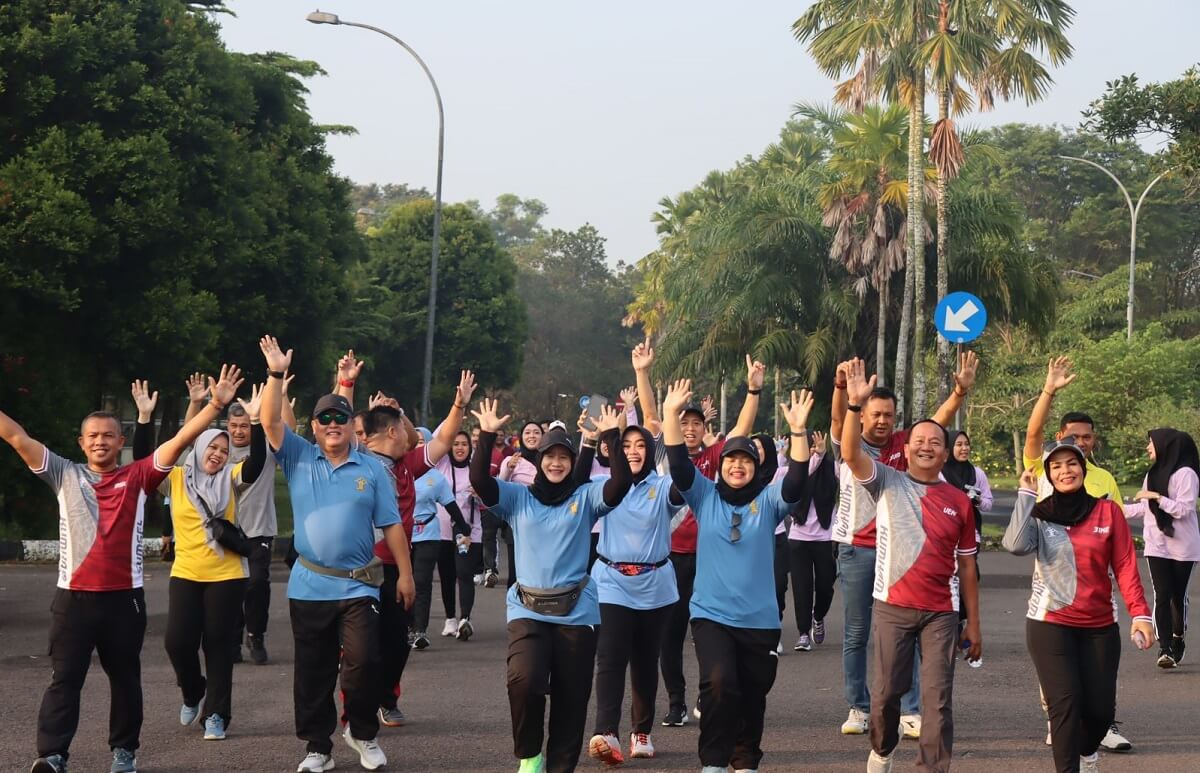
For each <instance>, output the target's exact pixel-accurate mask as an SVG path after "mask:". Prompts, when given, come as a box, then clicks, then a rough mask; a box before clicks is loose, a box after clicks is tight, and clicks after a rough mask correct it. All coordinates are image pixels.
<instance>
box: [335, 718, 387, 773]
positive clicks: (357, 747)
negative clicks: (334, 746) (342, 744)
mask: <svg viewBox="0 0 1200 773" xmlns="http://www.w3.org/2000/svg"><path fill="white" fill-rule="evenodd" d="M342 738H345V739H346V745H347V746H349V747H350V748H351V749H353V750H354V751H356V752H358V764H359V765H362V767H363V770H379V769H380V768H382V767H383V766H384V765H386V764H387V757H386V756H385V755H384V753H383V749H380V748H379V744H378V743H376V742H375V739H374V738H372V739H370V740H369V741H361V740H359V739H357V738H355V737H354V736H352V735H350V728H349V727H347V728H346V732H344V733H342Z"/></svg>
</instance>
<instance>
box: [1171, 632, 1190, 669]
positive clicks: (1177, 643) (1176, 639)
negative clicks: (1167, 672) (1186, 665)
mask: <svg viewBox="0 0 1200 773" xmlns="http://www.w3.org/2000/svg"><path fill="white" fill-rule="evenodd" d="M1185 649H1187V645H1186V644H1184V643H1183V637H1182V636H1172V637H1171V656H1172V657H1173V658H1175V665H1177V666H1182V665H1183V651H1184V650H1185Z"/></svg>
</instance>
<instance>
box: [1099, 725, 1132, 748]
mask: <svg viewBox="0 0 1200 773" xmlns="http://www.w3.org/2000/svg"><path fill="white" fill-rule="evenodd" d="M1119 724H1121V723H1120V722H1117V721H1116V720H1113V723H1112V724H1111V725H1109V726H1108V732H1107V733H1105V734H1104V738H1102V739H1101V740H1100V748H1101V749H1104V750H1105V751H1109V752H1127V751H1129V750H1130V749H1132V748H1133V744H1131V743H1130V742H1129V739H1128V738H1126V737H1125V736H1123V735H1121V733H1120V732H1118V730H1117V725H1119Z"/></svg>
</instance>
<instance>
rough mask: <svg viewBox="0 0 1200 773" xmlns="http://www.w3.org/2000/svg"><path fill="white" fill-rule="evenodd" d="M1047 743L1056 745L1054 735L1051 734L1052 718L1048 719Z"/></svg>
mask: <svg viewBox="0 0 1200 773" xmlns="http://www.w3.org/2000/svg"><path fill="white" fill-rule="evenodd" d="M1046 745H1047V746H1053V745H1054V737H1053V736H1052V735H1050V720H1048V719H1047V720H1046Z"/></svg>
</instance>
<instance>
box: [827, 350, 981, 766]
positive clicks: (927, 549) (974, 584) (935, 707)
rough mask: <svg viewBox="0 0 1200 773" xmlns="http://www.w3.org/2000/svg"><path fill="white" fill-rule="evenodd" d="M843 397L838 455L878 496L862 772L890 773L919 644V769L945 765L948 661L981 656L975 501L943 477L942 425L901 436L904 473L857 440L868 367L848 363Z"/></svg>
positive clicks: (950, 706) (949, 720)
mask: <svg viewBox="0 0 1200 773" xmlns="http://www.w3.org/2000/svg"><path fill="white" fill-rule="evenodd" d="M844 372H845V378H846V393H847V398H848V400H849V404H848V406H847V413H846V418H845V421H844V422H843V425H842V459H843V461H844V462H845V464H846V467H847V468H848V469H849V470H850V472H851V474H852V475H853V480H854V485H855V487H856V489H857V493H858V496H859V499H860V500H864V501H869V502H873V503H875V506H876V508H877V510H876V523H875V530H876V554H875V582H874V589H873V596H874V609H873V618H874V625H873V630H872V638H873V642H872V648H871V652H872V661H873V662H872V671H873V672H874V673H873V678H872V681H871V702H870V705H871V718H870V729H871V754H870V757H869V759H868V762H867V772H868V773H890V771H891V769H892V762H893V761H892V752H893V751H894V750H895V748H896V744H897V743H899V741H900V731H899V729H898V728H899V726H900V699H901V695H903V694H904V693H905V692H907V691H908V690H909V688H910V686H911V684H912V674H913V671H914V665H915V656H916V648H917V646H918V644H919V646H920V648H921V660H920V670H921V720H922V721H921V732H920V747H919V750H918V753H917V755H918V756H917V767H918V769H920V770H927V771H931V772H933V773H946V771H949V770H950V759H951V755H952V752H953V747H954V703H953V695H954V660H955V655H956V653H957V650H958V646H959V645H960V643H961V645H962V647H963V648H964V649H966V650H967V656H968V657H969V658H971V659H972V660H978V659H979V658H981V657H982V653H983V648H982V644H981V639H982V636H981V633H980V627H979V578H978V575H977V573H976V569H975V556H976V554H977V553H978V552H979V545H978V542H977V540H976V536H975V517H974V511H973V509H972V507H971V501H970V500H969V499H967V495H966V494H964V493H963V492H962V491H960V490H959V489H957V488H955V487H954V486H952V485H950V484H949V483H947V482H945V481H944V480H942V479H941V477H940V476H941V472H942V468H943V467H944V466H945V464H946V460H947V459H949V454H950V433H949V432H947V430H946V428H945V427H944V426H943V425H942V424H940V423H939V422H937V421H935V420H933V419H923V420H921V421H918V422H917V423H915V424H913V425H912V427H911V428H910V430H909V432H908V436H907V438H906V440H905V443H904V455H905V460H906V462H907V464H906V466H907V470H906V472H900V471H898V470H896V469H894V468H892V467H889V466H887V465H885V464H883V463H882V462H880V461H879V460H876V459H872V458H871V456H870V455H869V454H867V453H866V452H865V451H864V450H863V448H862V444H861V443H860V442H858V440H859V437H860V436H861V433H862V425H861V423H860V421H859V414H860V413H861V412H862V406H863V405H864V404H865V403H866V402H867V401H868V400H869V399H870V397H871V394H872V390H873V389H874V388H875V377H874V376H872V377H871V378H870V380H869V381H868V380H867V377H866V366H865V364H864V363H863V361H862V360H860V359H857V358H855V359H853V360H851V361H850V362H848V363H846V367H845V370H844ZM956 572H957V576H958V578H959V585H960V597H961V599H962V604H963V606H964V608H965V609H966V613H967V617H966V626H965V628H964V630H963V633H962V635H961V641H960V636H959V626H958V612H957V610H956V609H955V603H954V597H953V593H952V591H951V584H952V580H953V578H954V576H955V574H956Z"/></svg>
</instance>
